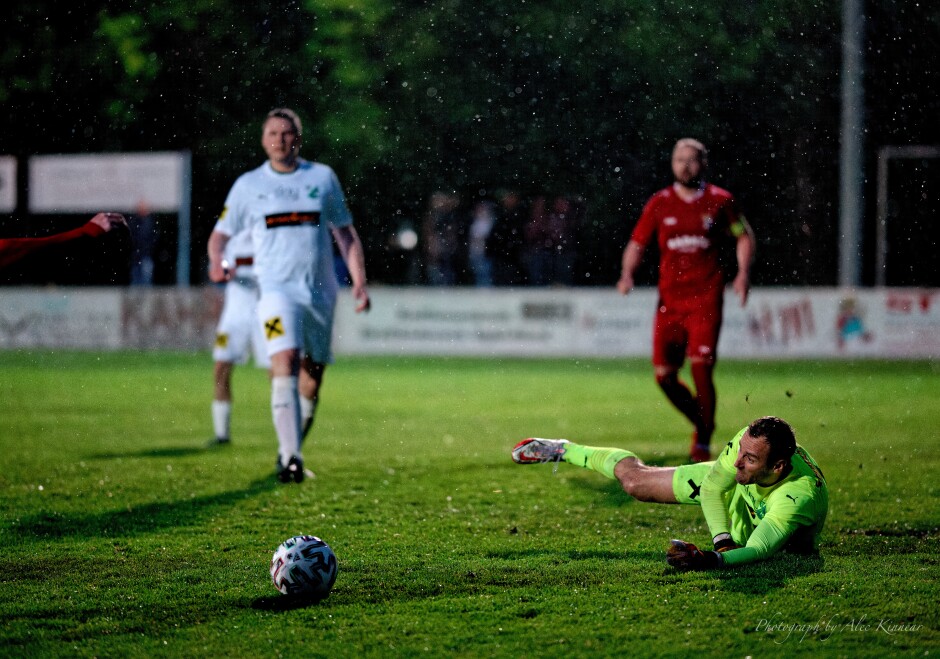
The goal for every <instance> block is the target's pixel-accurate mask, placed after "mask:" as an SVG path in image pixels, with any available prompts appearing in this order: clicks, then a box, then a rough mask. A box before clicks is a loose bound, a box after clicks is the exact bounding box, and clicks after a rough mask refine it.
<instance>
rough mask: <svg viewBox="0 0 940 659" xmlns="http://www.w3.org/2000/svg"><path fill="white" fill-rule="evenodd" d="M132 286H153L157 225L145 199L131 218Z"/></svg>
mask: <svg viewBox="0 0 940 659" xmlns="http://www.w3.org/2000/svg"><path fill="white" fill-rule="evenodd" d="M129 228H130V230H131V245H132V249H133V252H132V253H131V286H151V285H153V255H154V252H155V251H156V248H157V223H156V220H155V219H154V217H153V213H151V212H150V206H149V205H148V204H147V201H146V200H145V199H141V200H140V202H139V203H138V204H137V212H136V213H135V214H134V215H132V216H131V221H130V223H129Z"/></svg>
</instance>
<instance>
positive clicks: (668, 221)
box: [663, 215, 679, 227]
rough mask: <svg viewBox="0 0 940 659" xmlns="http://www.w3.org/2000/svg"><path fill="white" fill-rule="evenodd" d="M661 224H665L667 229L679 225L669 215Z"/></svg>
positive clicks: (677, 221)
mask: <svg viewBox="0 0 940 659" xmlns="http://www.w3.org/2000/svg"><path fill="white" fill-rule="evenodd" d="M663 224H665V225H666V226H667V227H674V226H676V225H677V224H679V220H677V219H676V218H674V217H673V216H671V215H670V216H669V217H667V218H666V219H664V220H663Z"/></svg>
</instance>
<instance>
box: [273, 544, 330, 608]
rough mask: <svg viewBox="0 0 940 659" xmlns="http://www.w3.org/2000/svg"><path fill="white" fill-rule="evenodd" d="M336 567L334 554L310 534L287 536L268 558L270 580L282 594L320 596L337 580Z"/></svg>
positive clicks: (327, 592) (320, 597)
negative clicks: (269, 558) (269, 559)
mask: <svg viewBox="0 0 940 659" xmlns="http://www.w3.org/2000/svg"><path fill="white" fill-rule="evenodd" d="M337 570H338V566H337V564H336V554H334V553H333V550H332V549H330V546H329V545H328V544H326V543H325V542H324V541H323V540H321V539H320V538H318V537H316V536H312V535H295V536H294V537H293V538H288V539H287V540H285V541H284V542H282V543H281V544H280V546H278V548H277V549H276V550H275V551H274V556H273V557H272V558H271V581H273V582H274V587H275V588H277V589H278V590H279V591H281V593H283V594H284V595H301V596H304V597H314V598H318V599H323V598H324V597H326V596H327V595H329V594H330V590H331V589H332V588H333V584H334V583H335V582H336V573H337Z"/></svg>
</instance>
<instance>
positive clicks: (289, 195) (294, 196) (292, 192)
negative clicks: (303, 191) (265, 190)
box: [274, 185, 300, 201]
mask: <svg viewBox="0 0 940 659" xmlns="http://www.w3.org/2000/svg"><path fill="white" fill-rule="evenodd" d="M274 197H275V199H289V200H291V201H296V200H298V199H300V191H299V190H298V189H297V188H290V187H287V186H283V185H279V186H277V188H275V190H274Z"/></svg>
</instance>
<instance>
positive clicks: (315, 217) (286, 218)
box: [264, 211, 320, 229]
mask: <svg viewBox="0 0 940 659" xmlns="http://www.w3.org/2000/svg"><path fill="white" fill-rule="evenodd" d="M264 222H265V224H266V225H267V227H268V228H269V229H277V228H278V227H297V226H300V225H302V224H312V225H314V226H318V225H319V224H320V212H319V211H313V212H296V211H295V212H292V213H274V214H272V215H266V216H265V218H264Z"/></svg>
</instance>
